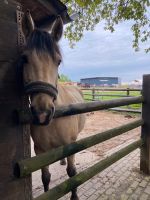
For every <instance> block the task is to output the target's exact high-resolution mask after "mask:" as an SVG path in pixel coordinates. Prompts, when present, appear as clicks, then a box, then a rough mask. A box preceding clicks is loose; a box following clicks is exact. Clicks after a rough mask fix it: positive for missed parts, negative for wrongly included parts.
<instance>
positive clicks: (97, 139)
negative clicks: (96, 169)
mask: <svg viewBox="0 0 150 200" xmlns="http://www.w3.org/2000/svg"><path fill="white" fill-rule="evenodd" d="M141 125H143V120H142V119H139V120H136V121H134V122H131V123H128V124H126V125H122V126H119V127H116V128H113V129H110V130H107V131H104V132H102V133H98V134H96V135H93V136H90V137H87V138H84V139H81V140H79V141H77V142H74V143H72V144H69V145H66V146H61V147H59V148H57V149H54V150H51V151H48V152H46V153H42V154H40V155H37V156H34V157H32V158H28V159H25V160H22V161H20V162H18V163H17V164H16V168H15V175H16V176H17V177H21V178H22V177H25V176H27V175H29V174H30V173H32V172H34V171H36V170H38V169H41V168H42V167H44V166H47V165H50V164H52V163H54V162H56V161H58V160H60V159H62V158H65V157H67V156H70V155H72V154H75V153H77V152H79V151H82V150H84V149H86V148H89V147H91V146H94V145H96V144H99V143H101V142H104V141H106V140H108V139H111V138H113V137H116V136H118V135H121V134H122V133H125V132H127V131H129V130H132V129H134V128H137V127H139V126H141Z"/></svg>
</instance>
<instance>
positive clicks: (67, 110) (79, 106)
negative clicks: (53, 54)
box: [17, 96, 144, 123]
mask: <svg viewBox="0 0 150 200" xmlns="http://www.w3.org/2000/svg"><path fill="white" fill-rule="evenodd" d="M143 101H144V100H143V97H142V96H138V97H125V98H119V99H113V100H106V101H95V102H86V103H76V104H70V105H68V106H58V107H57V108H56V110H55V115H54V118H58V117H64V116H70V115H77V114H82V113H87V112H92V111H98V110H104V109H108V108H114V107H119V106H124V105H131V104H135V103H142V102H143ZM17 115H18V117H17V118H18V121H19V123H31V122H32V115H31V113H30V112H27V111H19V112H18V114H17Z"/></svg>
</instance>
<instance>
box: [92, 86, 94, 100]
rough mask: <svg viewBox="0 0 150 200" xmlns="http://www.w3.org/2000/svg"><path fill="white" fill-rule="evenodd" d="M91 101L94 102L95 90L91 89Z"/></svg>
mask: <svg viewBox="0 0 150 200" xmlns="http://www.w3.org/2000/svg"><path fill="white" fill-rule="evenodd" d="M92 101H95V89H94V88H92Z"/></svg>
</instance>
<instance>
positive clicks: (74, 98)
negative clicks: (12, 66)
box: [19, 11, 85, 200]
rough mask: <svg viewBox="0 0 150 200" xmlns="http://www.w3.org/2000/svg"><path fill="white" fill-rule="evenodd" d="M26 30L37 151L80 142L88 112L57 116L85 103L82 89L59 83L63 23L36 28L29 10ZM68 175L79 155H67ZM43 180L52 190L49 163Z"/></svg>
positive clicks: (24, 63)
mask: <svg viewBox="0 0 150 200" xmlns="http://www.w3.org/2000/svg"><path fill="white" fill-rule="evenodd" d="M22 30H23V33H24V35H25V38H26V45H25V48H24V51H23V53H22V55H21V57H20V62H19V66H20V67H22V75H23V85H24V92H25V93H26V94H27V95H28V96H29V98H30V104H31V105H30V107H31V111H32V116H33V124H31V137H32V139H33V141H34V150H35V153H36V154H40V153H43V152H46V151H48V150H50V149H53V148H57V147H59V146H61V145H66V144H70V143H72V142H74V141H76V139H77V136H78V134H79V132H80V131H81V130H82V129H83V127H84V123H85V116H84V114H80V115H75V116H68V117H61V118H57V119H53V115H54V112H55V107H56V106H58V105H59V106H60V105H68V104H72V103H79V102H80V103H81V102H83V96H82V93H81V91H80V90H79V89H78V88H77V87H74V86H67V85H65V86H64V85H61V84H59V83H58V68H59V65H60V63H61V60H62V56H61V52H60V48H59V45H58V42H59V40H60V39H61V37H62V34H63V22H62V19H61V17H59V16H58V17H57V18H56V20H55V22H54V24H53V25H52V28H51V31H50V32H48V31H47V30H40V29H37V28H35V25H34V21H33V19H32V17H31V15H30V12H29V11H27V12H26V14H25V15H24V18H23V20H22ZM66 171H67V174H68V175H69V177H72V176H74V175H75V174H76V168H75V155H71V156H69V157H67V168H66ZM41 172H42V182H43V185H44V191H45V192H46V191H48V189H49V183H50V177H51V174H50V173H49V166H46V167H43V168H42V169H41ZM71 192H72V195H71V199H72V200H78V196H77V189H76V188H75V189H73V190H72V191H71Z"/></svg>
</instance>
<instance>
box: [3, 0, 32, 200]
mask: <svg viewBox="0 0 150 200" xmlns="http://www.w3.org/2000/svg"><path fill="white" fill-rule="evenodd" d="M6 2H7V1H2V0H0V27H1V28H0V113H1V115H0V130H1V131H0V177H1V178H0V199H3V200H31V199H32V194H31V191H32V189H31V177H30V176H29V177H28V178H26V179H16V178H15V177H14V166H15V163H16V162H17V161H18V160H20V159H22V158H28V157H30V134H29V133H30V131H29V127H28V126H22V125H19V124H16V123H15V120H14V118H13V113H14V110H15V109H16V108H18V107H24V106H26V104H27V101H23V99H22V97H21V96H20V95H19V91H18V90H17V88H18V87H17V79H16V70H15V69H16V66H15V64H14V62H13V61H15V60H16V59H17V57H18V46H17V41H18V40H17V24H16V6H12V4H11V1H9V0H8V4H7V5H6ZM3 9H4V10H3ZM4 61H5V62H4ZM6 61H7V62H6Z"/></svg>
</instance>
